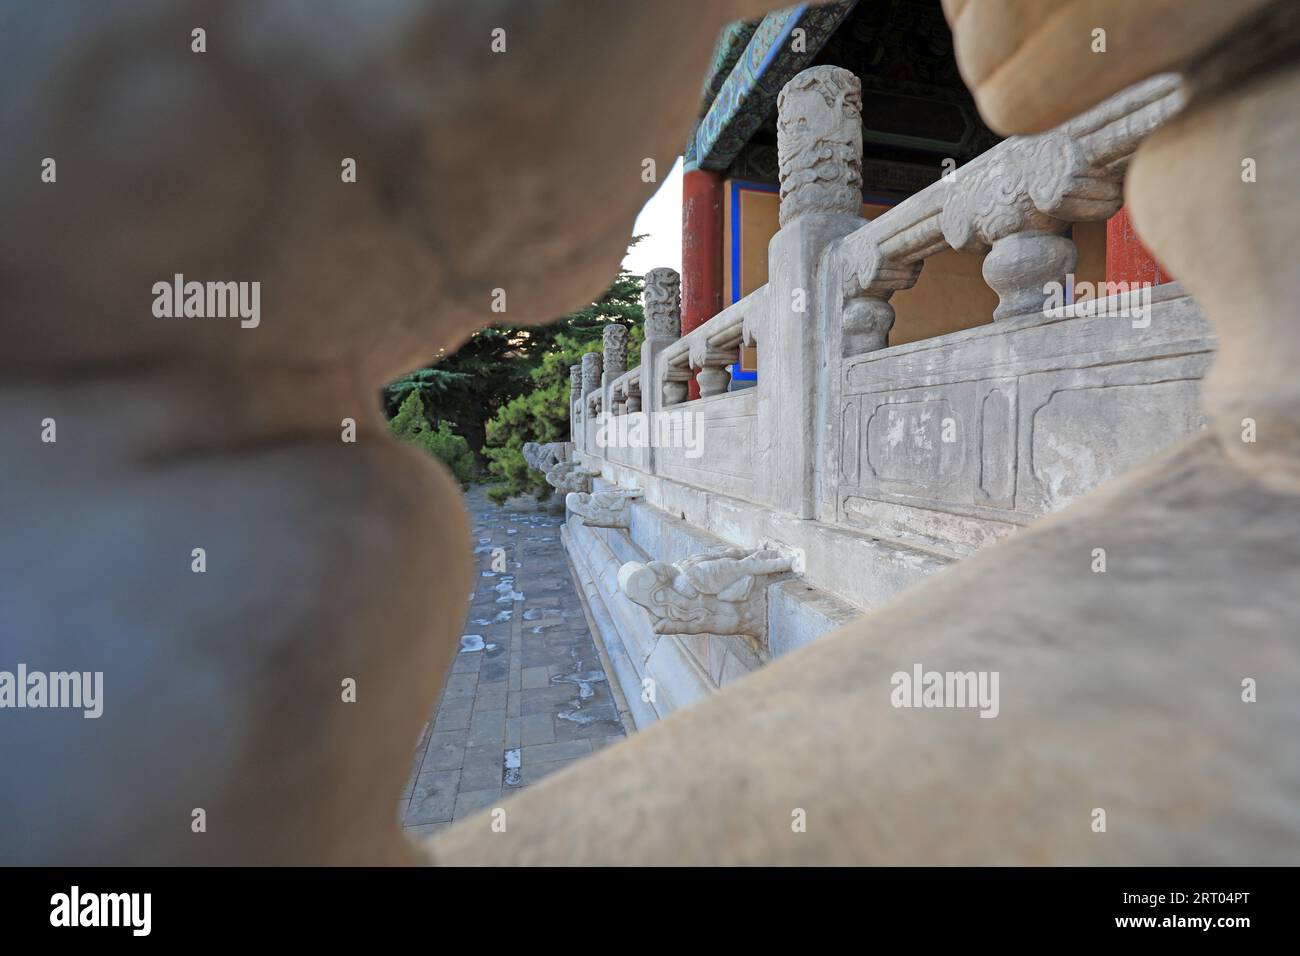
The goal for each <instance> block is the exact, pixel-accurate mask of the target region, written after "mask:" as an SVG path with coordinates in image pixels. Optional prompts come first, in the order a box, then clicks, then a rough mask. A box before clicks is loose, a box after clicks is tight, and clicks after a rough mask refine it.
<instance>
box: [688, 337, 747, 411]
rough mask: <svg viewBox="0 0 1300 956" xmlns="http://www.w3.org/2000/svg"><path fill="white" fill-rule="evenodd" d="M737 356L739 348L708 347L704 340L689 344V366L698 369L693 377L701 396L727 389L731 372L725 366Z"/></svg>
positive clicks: (715, 393) (705, 396)
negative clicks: (698, 385)
mask: <svg viewBox="0 0 1300 956" xmlns="http://www.w3.org/2000/svg"><path fill="white" fill-rule="evenodd" d="M739 357H740V356H739V349H735V348H731V349H715V348H709V344H708V343H707V342H704V341H699V342H696V343H695V344H693V345H692V346H691V352H690V363H691V368H695V369H699V372H698V373H697V374H696V376H695V379H696V381H698V382H699V383H700V397H701V398H708V397H709V396H710V395H720V394H721V393H723V392H725V391H726V390H727V386H728V385H730V384H731V372H730V371H728V370H727V366H728V365H731V364H733V363H734V362H736V361H737V359H738V358H739Z"/></svg>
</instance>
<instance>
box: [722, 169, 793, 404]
mask: <svg viewBox="0 0 1300 956" xmlns="http://www.w3.org/2000/svg"><path fill="white" fill-rule="evenodd" d="M742 190H748V191H750V192H757V193H779V192H780V191H781V187H780V186H773V185H772V184H771V183H751V182H746V181H745V180H743V179H733V180H731V303H732V304H735V303H736V302H739V301H740V261H741V251H742V250H741V248H740V245H741V242H740V235H741V233H740V193H741V191H742ZM730 369H731V378H732V380H733V381H736V382H756V381H758V372H746V371H744V370H742V369H741V367H740V362H739V361H736V362H733V363H732V364H731V365H730Z"/></svg>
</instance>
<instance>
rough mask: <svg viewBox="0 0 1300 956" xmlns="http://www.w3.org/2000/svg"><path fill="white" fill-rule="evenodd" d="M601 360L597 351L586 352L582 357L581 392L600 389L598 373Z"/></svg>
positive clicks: (585, 394) (584, 394)
mask: <svg viewBox="0 0 1300 956" xmlns="http://www.w3.org/2000/svg"><path fill="white" fill-rule="evenodd" d="M602 364H603V360H602V359H601V357H600V353H599V352H588V353H587V354H586V355H584V356H583V357H582V394H583V396H584V397H585V396H587V395H590V394H591V393H592V392H598V391H600V373H601V371H602V368H601V366H602Z"/></svg>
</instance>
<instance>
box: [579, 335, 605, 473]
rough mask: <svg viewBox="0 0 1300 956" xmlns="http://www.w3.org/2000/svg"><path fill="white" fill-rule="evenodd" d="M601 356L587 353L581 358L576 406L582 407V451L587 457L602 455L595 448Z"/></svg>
mask: <svg viewBox="0 0 1300 956" xmlns="http://www.w3.org/2000/svg"><path fill="white" fill-rule="evenodd" d="M601 364H602V360H601V356H600V353H599V352H588V353H587V354H586V355H584V356H583V357H582V395H581V396H580V398H579V401H578V404H579V405H580V406H581V407H582V436H583V449H584V451H586V452H587V454H589V455H602V454H603V453H604V450H603V449H601V448H599V447H597V444H596V433H597V429H598V428H599V427H600V411H599V408H598V406H597V403H598V402H599V400H600V375H601Z"/></svg>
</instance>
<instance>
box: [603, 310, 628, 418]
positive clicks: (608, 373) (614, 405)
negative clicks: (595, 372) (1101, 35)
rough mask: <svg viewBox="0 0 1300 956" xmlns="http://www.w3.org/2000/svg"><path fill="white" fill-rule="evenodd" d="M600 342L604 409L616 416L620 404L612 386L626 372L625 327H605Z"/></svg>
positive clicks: (618, 412)
mask: <svg viewBox="0 0 1300 956" xmlns="http://www.w3.org/2000/svg"><path fill="white" fill-rule="evenodd" d="M601 340H602V344H603V345H604V349H605V358H604V368H605V377H604V388H605V392H606V395H605V409H606V411H607V412H608V413H609V414H610V415H617V414H620V413H621V411H622V408H621V407H620V406H621V404H622V403H621V402H619V401H617V400H616V398H615V395H614V391H613V385H614V381H615V380H616V379H617V378H618V377H619V376H620V375H622V374H623V373H624V372H626V371H627V326H625V325H618V324H612V325H607V326H605V331H604V333H602V335H601Z"/></svg>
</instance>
